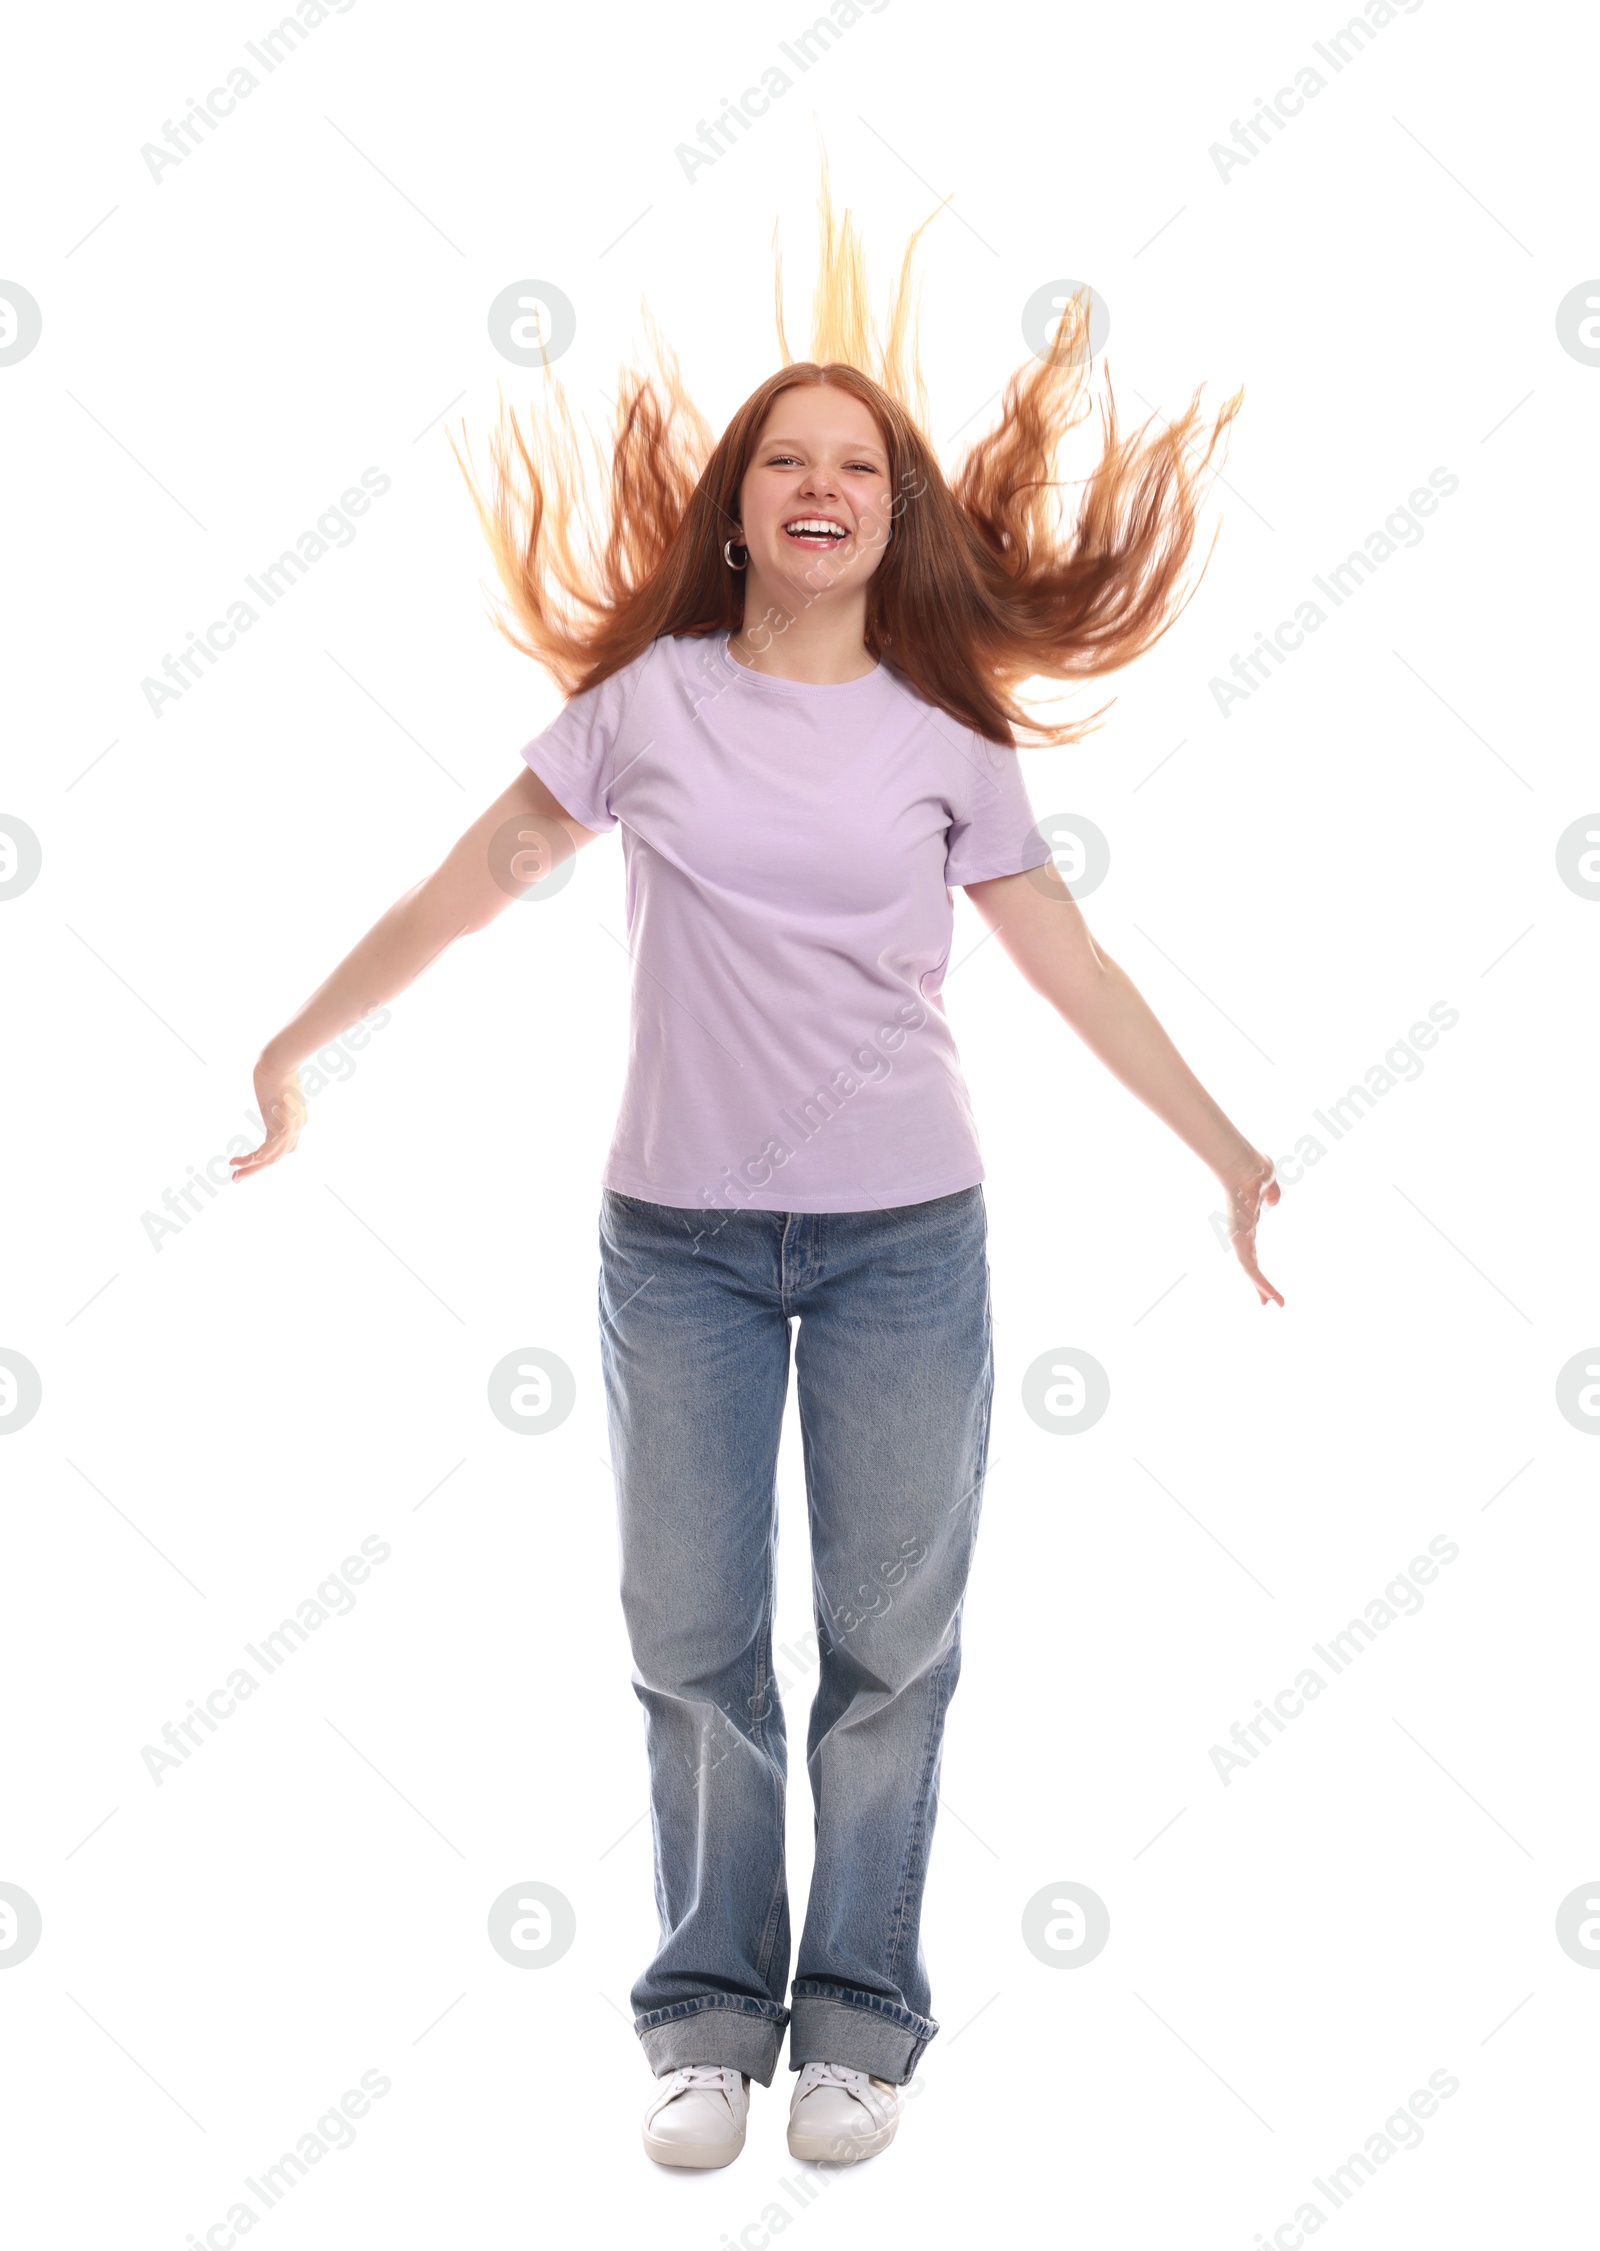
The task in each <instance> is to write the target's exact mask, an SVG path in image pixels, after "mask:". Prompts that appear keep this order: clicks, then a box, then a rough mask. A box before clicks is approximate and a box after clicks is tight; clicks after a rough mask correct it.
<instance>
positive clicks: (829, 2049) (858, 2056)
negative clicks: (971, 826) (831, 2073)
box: [762, 1978, 939, 2087]
mask: <svg viewBox="0 0 1600 2251" xmlns="http://www.w3.org/2000/svg"><path fill="white" fill-rule="evenodd" d="M793 2000H794V2008H793V2010H792V2011H791V2012H790V2025H789V2069H790V2070H791V2071H798V2070H799V2069H800V2067H801V2065H802V2064H807V2063H842V2064H845V2065H846V2066H848V2068H849V2069H850V2070H852V2071H866V2072H870V2073H871V2074H872V2076H873V2078H874V2079H888V2080H891V2081H892V2082H893V2083H894V2084H895V2085H896V2086H897V2087H903V2086H904V2085H905V2083H906V2081H907V2080H908V2079H910V2078H911V2076H912V2074H913V2073H914V2072H915V2070H916V2068H917V2065H918V2064H919V2062H920V2061H921V2060H922V2051H923V2049H924V2048H925V2047H926V2046H927V2045H928V2042H929V2041H930V2040H931V2039H932V2038H933V2036H934V2034H935V2033H936V2032H937V2031H938V2029H939V2027H938V2025H937V2024H935V2022H934V2021H933V2019H932V2018H931V2017H919V2016H918V2015H917V2014H916V2013H915V2011H914V2010H911V2009H902V2008H897V2007H896V2006H895V2004H894V2003H893V2002H892V2001H882V2000H879V1999H878V1997H877V1996H876V1995H875V1994H871V1993H855V1994H849V1993H847V1992H846V1991H845V1989H844V1988H843V1987H842V1986H832V1985H824V1984H822V1983H821V1982H820V1981H819V1980H818V1979H816V1978H796V1979H795V1981H794V1987H793ZM762 2084H763V2085H765V2081H763V2082H762Z"/></svg>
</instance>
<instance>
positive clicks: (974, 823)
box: [944, 729, 1054, 889]
mask: <svg viewBox="0 0 1600 2251" xmlns="http://www.w3.org/2000/svg"><path fill="white" fill-rule="evenodd" d="M955 771H956V777H957V778H956V781H955V784H954V787H953V789H952V792H951V799H950V806H951V816H952V817H951V821H950V827H949V831H948V834H947V838H946V844H945V863H944V880H945V883H946V885H947V886H948V887H950V888H952V889H953V888H954V887H955V886H957V885H959V884H963V883H985V882H987V881H988V880H989V878H990V877H991V876H997V875H1020V874H1021V873H1022V872H1023V870H1024V869H1026V868H1039V867H1043V865H1044V863H1045V861H1046V860H1048V859H1051V858H1053V857H1054V855H1053V854H1052V852H1051V850H1050V847H1049V845H1048V844H1046V842H1045V840H1044V838H1043V837H1042V836H1041V835H1040V834H1039V831H1038V828H1037V827H1036V825H1035V823H1034V818H1033V807H1032V805H1031V804H1030V803H1029V801H1028V790H1027V784H1026V783H1025V782H1024V781H1023V778H1022V767H1021V765H1020V763H1019V762H1018V758H1017V753H1016V752H1015V751H1014V750H1013V749H1011V748H1010V747H1009V745H1007V744H1005V743H994V742H990V741H989V740H988V739H987V737H986V736H983V735H980V734H978V733H977V732H976V731H975V730H973V729H968V730H967V731H966V733H965V734H964V736H963V739H962V744H961V756H960V758H959V760H958V761H957V763H956V769H955Z"/></svg>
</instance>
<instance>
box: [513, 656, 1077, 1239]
mask: <svg viewBox="0 0 1600 2251" xmlns="http://www.w3.org/2000/svg"><path fill="white" fill-rule="evenodd" d="M522 756H523V758H524V759H525V760H526V761H527V763H528V764H529V766H531V767H532V768H533V770H534V772H535V773H537V774H538V775H539V776H540V778H541V779H542V780H543V781H544V782H545V783H546V784H547V785H548V787H549V789H550V791H551V794H552V795H553V796H554V797H555V798H556V800H557V801H558V803H559V804H560V805H561V806H562V807H563V808H564V809H565V810H566V811H567V812H568V813H570V814H572V816H573V817H574V818H575V819H576V820H578V821H580V822H582V824H583V826H584V827H585V828H589V829H597V830H605V829H611V828H616V827H617V826H619V825H620V827H621V829H622V845H623V854H624V858H625V862H626V869H627V922H628V938H629V945H630V948H631V950H632V952H633V957H634V971H633V999H632V1019H633V1021H632V1040H631V1046H630V1050H629V1062H628V1073H627V1079H626V1083H625V1085H624V1089H623V1096H622V1104H621V1109H620V1112H619V1115H618V1118H617V1125H616V1132H615V1134H614V1136H613V1139H612V1143H611V1150H610V1155H609V1157H608V1158H607V1161H606V1165H605V1168H604V1171H603V1173H602V1175H601V1178H602V1181H603V1184H604V1185H605V1186H606V1187H608V1188H613V1189H616V1190H618V1191H619V1192H620V1193H621V1194H623V1195H625V1196H638V1197H642V1198H644V1199H645V1200H647V1201H648V1202H651V1203H658V1204H674V1205H678V1206H680V1207H685V1208H690V1209H697V1210H698V1209H704V1208H708V1207H714V1208H717V1209H720V1210H731V1209H744V1208H747V1207H749V1206H755V1207H757V1208H759V1209H761V1210H764V1211H805V1212H816V1211H862V1210H871V1209H876V1208H884V1207H887V1206H891V1205H895V1204H915V1203H923V1202H926V1201H927V1200H928V1199H929V1198H931V1197H934V1196H945V1195H949V1194H951V1193H952V1192H953V1191H954V1190H956V1189H958V1188H970V1187H972V1186H973V1185H975V1184H976V1183H977V1182H979V1181H981V1180H982V1179H984V1177H985V1173H984V1167H983V1161H982V1158H981V1156H980V1154H979V1150H978V1137H977V1131H976V1128H975V1126H974V1123H973V1117H972V1110H971V1106H970V1103H969V1101H968V1098H967V1089H966V1085H965V1082H964V1080H963V1078H962V1074H961V1065H960V1060H959V1057H958V1055H957V1052H956V1045H955V1041H954V1039H953V1037H952V1036H951V1032H950V1027H949V1024H948V1023H947V1021H946V1018H945V1012H944V1002H943V1000H942V999H941V998H940V986H941V984H942V983H943V980H944V973H945V969H946V966H947V964H948V962H949V958H950V945H951V939H952V935H953V931H954V919H955V918H954V913H953V902H952V898H951V890H950V887H951V886H952V885H954V884H965V883H978V882H981V881H983V880H984V879H985V878H986V877H988V876H997V875H1012V874H1015V873H1017V872H1018V871H1019V870H1021V869H1023V868H1035V867H1042V866H1043V864H1044V862H1045V861H1046V860H1048V859H1049V858H1050V857H1051V853H1050V848H1049V846H1048V845H1047V844H1046V843H1045V842H1044V840H1043V838H1042V837H1041V836H1040V834H1039V832H1038V830H1037V828H1036V827H1035V826H1034V820H1033V812H1032V808H1031V806H1030V804H1029V801H1028V795H1027V790H1026V788H1025V786H1024V783H1023V779H1022V775H1021V773H1020V772H1019V770H1018V766H1017V753H1016V752H1015V751H1014V750H1012V749H1010V748H1008V747H1007V746H1005V745H1002V744H998V743H992V742H989V741H987V740H986V739H985V738H984V737H983V736H981V735H979V734H978V733H977V732H976V731H975V730H974V729H973V728H971V727H968V726H966V725H964V724H962V723H961V722H959V721H957V720H955V719H952V718H951V717H950V716H949V715H948V713H946V712H944V711H942V710H940V709H939V708H938V706H937V705H934V704H930V703H927V702H926V701H924V699H923V698H922V697H921V696H919V695H918V694H917V693H916V692H915V690H914V689H912V688H911V687H910V686H909V684H908V683H907V682H906V681H905V679H904V678H903V677H902V676H900V675H899V674H897V673H896V672H895V671H894V670H893V669H892V668H891V667H890V666H889V665H888V664H885V663H880V664H879V665H878V667H877V669H876V670H875V671H873V672H870V673H867V674H865V675H863V677H862V678H860V679H858V680H846V681H842V682H839V683H833V684H827V685H817V684H814V683H812V682H810V681H799V680H778V679H774V678H773V677H772V676H771V675H770V674H767V673H761V672H752V671H751V670H750V669H749V667H748V666H746V665H742V664H740V663H739V662H738V660H737V659H736V658H734V657H732V656H730V655H729V653H728V635H727V633H726V632H719V633H714V634H709V635H702V636H698V637H691V636H689V635H671V634H669V635H663V636H662V637H661V638H660V639H659V640H656V641H653V642H652V643H651V644H650V646H649V648H647V649H646V650H644V651H643V653H642V654H641V655H640V656H638V657H636V658H635V659H634V660H633V662H632V663H631V664H629V665H627V666H625V667H624V669H623V670H621V671H620V672H615V673H613V674H612V675H611V677H610V678H609V679H607V680H602V681H601V682H600V683H599V685H598V686H597V687H594V688H590V689H588V690H586V691H585V692H584V693H583V694H582V695H578V696H573V697H571V698H570V699H569V700H568V702H567V703H566V705H565V706H564V707H563V709H562V711H561V713H560V715H559V717H557V718H556V719H555V720H554V721H553V722H552V724H551V725H550V726H548V727H547V728H546V729H545V730H544V732H543V733H542V734H540V735H537V736H536V737H535V738H534V740H533V741H532V742H530V743H527V744H525V745H524V747H523V751H522Z"/></svg>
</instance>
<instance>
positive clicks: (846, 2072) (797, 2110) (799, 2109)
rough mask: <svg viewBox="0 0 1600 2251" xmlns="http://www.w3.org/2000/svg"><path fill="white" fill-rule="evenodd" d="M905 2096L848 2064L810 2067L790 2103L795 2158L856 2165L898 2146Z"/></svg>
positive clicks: (791, 2151)
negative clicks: (894, 2144)
mask: <svg viewBox="0 0 1600 2251" xmlns="http://www.w3.org/2000/svg"><path fill="white" fill-rule="evenodd" d="M899 2123H900V2090H899V2088H898V2087H897V2086H895V2085H894V2083H893V2081H892V2080H888V2079H874V2078H872V2077H870V2076H869V2074H868V2073H866V2072H865V2071H852V2070H851V2069H850V2068H849V2066H848V2065H846V2064H842V2063H808V2064H806V2065H804V2066H803V2068H802V2069H801V2073H800V2077H799V2080H798V2082H797V2084H796V2086H795V2090H794V2093H793V2095H792V2096H791V2097H790V2101H789V2155H790V2156H791V2157H823V2158H833V2159H835V2160H837V2161H838V2162H840V2163H843V2164H847V2165H848V2164H854V2163H856V2162H857V2161H858V2160H859V2159H861V2158H863V2157H876V2156H877V2154H878V2152H879V2150H880V2149H887V2148H888V2146H889V2144H890V2143H891V2142H892V2141H893V2140H894V2130H895V2128H896V2127H897V2126H898V2125H899Z"/></svg>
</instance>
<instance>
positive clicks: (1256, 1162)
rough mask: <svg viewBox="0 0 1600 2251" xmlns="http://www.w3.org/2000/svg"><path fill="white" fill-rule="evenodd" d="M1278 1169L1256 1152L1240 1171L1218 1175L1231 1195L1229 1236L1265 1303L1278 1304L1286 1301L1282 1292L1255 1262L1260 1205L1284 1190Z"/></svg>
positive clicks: (1275, 1198) (1271, 1201)
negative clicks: (1280, 1182) (1278, 1176)
mask: <svg viewBox="0 0 1600 2251" xmlns="http://www.w3.org/2000/svg"><path fill="white" fill-rule="evenodd" d="M1276 1169H1277V1168H1276V1167H1275V1166H1274V1164H1273V1162H1272V1159H1271V1158H1270V1157H1262V1156H1256V1157H1253V1158H1252V1160H1251V1162H1250V1163H1249V1164H1248V1165H1246V1166H1244V1167H1242V1168H1241V1169H1240V1170H1239V1171H1237V1172H1228V1173H1219V1174H1218V1176H1217V1177H1218V1178H1219V1179H1220V1180H1221V1182H1222V1186H1223V1191H1224V1193H1225V1194H1226V1196H1227V1199H1228V1239H1229V1241H1230V1242H1231V1243H1232V1245H1233V1247H1234V1249H1235V1250H1236V1251H1237V1252H1238V1254H1239V1264H1240V1265H1241V1266H1242V1267H1243V1268H1244V1270H1245V1272H1246V1273H1247V1274H1248V1275H1249V1277H1250V1279H1251V1281H1252V1282H1254V1284H1255V1286H1256V1293H1257V1295H1258V1296H1259V1298H1260V1300H1261V1303H1262V1304H1263V1305H1265V1304H1266V1303H1267V1301H1268V1300H1269V1299H1270V1300H1271V1301H1272V1303H1273V1304H1275V1305H1282V1303H1283V1294H1282V1292H1281V1291H1279V1290H1275V1289H1274V1288H1273V1286H1272V1284H1271V1283H1270V1282H1269V1281H1268V1280H1267V1278H1266V1276H1265V1275H1264V1274H1263V1273H1262V1271H1261V1269H1260V1267H1259V1266H1258V1265H1257V1264H1256V1220H1257V1218H1258V1217H1259V1215H1260V1211H1261V1207H1262V1205H1263V1204H1275V1203H1277V1202H1278V1200H1279V1198H1280V1197H1281V1196H1282V1194H1283V1190H1282V1189H1281V1188H1280V1187H1279V1186H1278V1183H1277V1180H1276V1178H1275V1177H1274V1175H1275V1172H1276Z"/></svg>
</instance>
